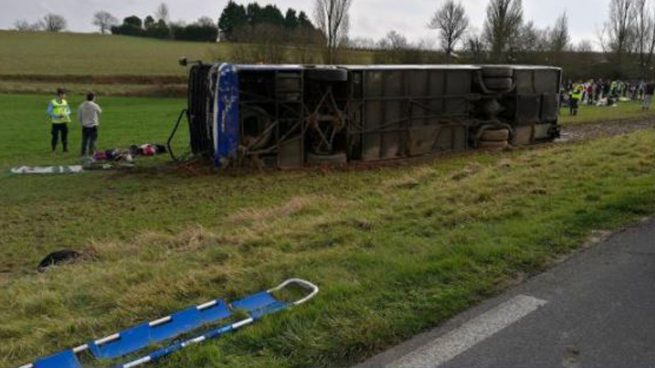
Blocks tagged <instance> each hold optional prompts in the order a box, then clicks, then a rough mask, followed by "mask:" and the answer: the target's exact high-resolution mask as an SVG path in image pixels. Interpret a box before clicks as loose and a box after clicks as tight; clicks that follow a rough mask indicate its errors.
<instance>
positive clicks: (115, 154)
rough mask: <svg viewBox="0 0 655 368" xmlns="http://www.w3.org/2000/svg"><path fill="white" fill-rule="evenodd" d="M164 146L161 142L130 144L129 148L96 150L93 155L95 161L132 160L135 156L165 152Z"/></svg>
mask: <svg viewBox="0 0 655 368" xmlns="http://www.w3.org/2000/svg"><path fill="white" fill-rule="evenodd" d="M166 152H167V150H166V146H164V145H162V144H150V143H146V144H142V145H140V146H139V145H132V146H130V148H129V149H120V148H112V149H108V150H105V151H98V152H96V153H95V155H94V156H93V159H94V160H95V161H116V162H132V161H134V158H135V157H136V156H155V155H160V154H162V153H166Z"/></svg>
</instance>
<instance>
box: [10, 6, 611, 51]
mask: <svg viewBox="0 0 655 368" xmlns="http://www.w3.org/2000/svg"><path fill="white" fill-rule="evenodd" d="M252 1H254V0H252ZM460 1H461V2H462V3H463V4H464V6H465V7H466V10H467V12H468V14H469V17H470V19H471V24H472V25H473V27H475V28H476V29H478V30H479V29H481V28H482V24H483V22H484V15H485V9H486V4H487V0H460ZM161 2H162V0H0V5H1V6H0V9H2V12H0V29H10V28H13V25H14V22H15V21H16V20H18V19H25V20H28V21H30V22H33V21H35V20H36V19H37V18H39V17H41V16H43V15H44V14H46V13H48V12H53V13H57V14H62V15H64V16H65V17H66V19H67V20H68V29H69V30H70V31H74V32H93V31H95V28H94V26H93V25H92V24H91V19H92V16H93V13H94V12H96V11H98V10H107V11H109V12H110V13H112V14H113V15H114V16H116V17H117V18H119V19H121V20H122V19H123V18H124V17H126V16H129V15H132V14H135V15H138V16H139V17H141V18H143V17H145V16H146V15H148V14H152V13H153V12H154V10H155V8H156V7H157V5H159V4H160V3H161ZM165 2H166V3H167V4H168V6H169V8H170V14H171V18H172V20H174V21H178V20H184V21H186V22H191V21H195V20H196V19H198V18H199V17H201V16H209V17H212V18H216V19H218V16H219V15H220V12H221V11H222V9H223V7H224V6H225V4H227V0H165ZM237 2H238V3H247V2H248V1H237ZM258 2H259V3H260V4H264V3H274V4H276V5H277V6H278V7H279V8H280V9H281V10H282V12H283V13H284V12H285V11H286V9H287V8H288V7H293V8H295V9H297V10H299V11H300V10H304V11H305V12H306V13H307V14H309V15H310V16H311V14H312V4H313V1H312V0H269V1H267V0H259V1H258ZM440 3H441V0H353V6H352V8H351V31H350V37H351V38H355V37H366V38H374V39H379V38H381V37H382V36H384V35H385V34H386V33H387V32H389V31H390V30H396V31H397V32H399V33H401V34H403V35H405V36H406V37H407V38H409V39H410V40H412V41H419V40H423V39H427V38H433V39H434V38H435V35H434V32H433V31H430V30H428V29H427V28H426V24H427V23H428V22H429V20H430V18H431V15H432V14H433V13H434V12H435V10H436V9H437V8H438V6H439V4H440ZM608 4H609V0H574V1H570V0H567V1H565V0H523V8H524V17H525V19H526V20H533V21H534V22H535V24H536V25H537V26H539V27H547V26H549V25H551V24H553V23H554V21H555V19H556V18H557V16H558V15H559V14H561V13H562V12H563V11H566V12H567V13H568V15H569V29H570V32H571V36H572V38H573V41H574V42H575V43H577V42H578V41H580V40H583V39H586V40H589V41H591V42H592V43H594V45H595V44H596V41H597V38H598V37H597V33H598V30H599V29H600V28H601V27H602V23H603V22H604V21H605V19H606V18H607V14H608Z"/></svg>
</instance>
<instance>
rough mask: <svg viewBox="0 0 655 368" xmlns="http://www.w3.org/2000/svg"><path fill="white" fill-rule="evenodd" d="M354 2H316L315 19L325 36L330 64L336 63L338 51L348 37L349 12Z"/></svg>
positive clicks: (339, 0)
mask: <svg viewBox="0 0 655 368" xmlns="http://www.w3.org/2000/svg"><path fill="white" fill-rule="evenodd" d="M352 2H353V0H315V3H314V18H315V21H316V25H317V27H318V29H320V30H321V31H322V32H323V35H324V36H325V41H326V47H327V59H328V60H327V62H328V63H331V64H332V63H334V62H335V59H336V53H337V49H338V48H339V46H340V45H341V43H342V41H343V40H345V39H347V37H348V31H349V27H350V19H349V16H348V11H349V10H350V6H351V5H352Z"/></svg>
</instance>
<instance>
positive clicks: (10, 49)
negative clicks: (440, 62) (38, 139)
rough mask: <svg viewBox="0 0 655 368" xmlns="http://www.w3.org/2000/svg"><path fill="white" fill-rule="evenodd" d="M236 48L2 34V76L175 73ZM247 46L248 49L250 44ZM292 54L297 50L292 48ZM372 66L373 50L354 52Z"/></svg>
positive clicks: (136, 39)
mask: <svg viewBox="0 0 655 368" xmlns="http://www.w3.org/2000/svg"><path fill="white" fill-rule="evenodd" d="M235 46H238V45H235V44H231V43H203V42H184V41H169V40H156V39H149V38H141V37H128V36H113V35H100V34H84V33H49V32H16V31H0V65H2V69H0V79H1V76H2V75H84V76H86V75H92V76H98V75H135V76H140V75H175V76H178V75H179V76H183V75H185V73H186V69H185V68H183V67H180V66H179V65H178V63H177V61H178V59H179V58H181V57H183V56H185V57H187V58H189V60H204V61H216V60H220V61H230V60H231V59H232V56H233V49H234V47H235ZM248 47H249V46H248ZM288 52H289V53H293V52H294V51H293V48H290V49H289V50H288ZM349 57H350V58H351V59H353V60H352V62H353V63H368V62H370V59H371V57H372V55H371V53H370V52H351V53H349Z"/></svg>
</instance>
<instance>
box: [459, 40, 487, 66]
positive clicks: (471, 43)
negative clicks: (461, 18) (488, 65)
mask: <svg viewBox="0 0 655 368" xmlns="http://www.w3.org/2000/svg"><path fill="white" fill-rule="evenodd" d="M464 48H465V50H466V53H467V54H468V55H469V57H470V58H471V60H472V61H473V62H474V63H476V64H481V63H483V62H484V61H485V60H486V53H487V50H486V48H485V42H484V40H483V38H482V36H480V35H479V34H476V33H471V34H469V36H468V37H467V38H466V41H465V42H464Z"/></svg>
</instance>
